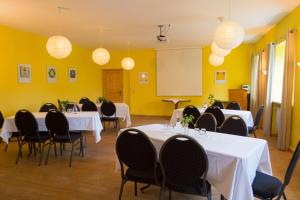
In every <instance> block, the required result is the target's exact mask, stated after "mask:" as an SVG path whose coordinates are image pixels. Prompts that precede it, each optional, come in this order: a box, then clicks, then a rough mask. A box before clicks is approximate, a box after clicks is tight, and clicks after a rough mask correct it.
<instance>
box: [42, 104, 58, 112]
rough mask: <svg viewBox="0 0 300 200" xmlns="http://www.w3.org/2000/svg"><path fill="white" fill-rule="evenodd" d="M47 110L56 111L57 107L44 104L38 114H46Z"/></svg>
mask: <svg viewBox="0 0 300 200" xmlns="http://www.w3.org/2000/svg"><path fill="white" fill-rule="evenodd" d="M49 110H57V107H56V106H55V105H54V104H53V103H45V104H44V105H42V107H41V108H40V111H39V112H48V111H49Z"/></svg>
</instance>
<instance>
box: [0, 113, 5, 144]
mask: <svg viewBox="0 0 300 200" xmlns="http://www.w3.org/2000/svg"><path fill="white" fill-rule="evenodd" d="M3 124H4V117H3V115H2V112H1V111H0V129H2V127H3ZM1 142H2V138H1V137H0V143H1Z"/></svg>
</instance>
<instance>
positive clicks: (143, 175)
mask: <svg viewBox="0 0 300 200" xmlns="http://www.w3.org/2000/svg"><path fill="white" fill-rule="evenodd" d="M156 175H157V181H158V182H161V180H162V175H161V171H160V167H159V165H157V168H156ZM126 177H127V179H128V180H131V181H136V182H140V183H149V184H156V183H155V178H154V172H153V170H152V169H150V170H145V171H144V170H142V171H141V170H135V169H132V168H128V169H127V171H126Z"/></svg>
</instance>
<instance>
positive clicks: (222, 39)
mask: <svg viewBox="0 0 300 200" xmlns="http://www.w3.org/2000/svg"><path fill="white" fill-rule="evenodd" d="M244 36H245V31H244V28H243V27H242V26H241V25H240V24H238V23H236V22H232V21H225V22H222V23H221V24H220V25H219V26H218V27H217V29H216V32H215V35H214V41H215V43H216V44H217V45H218V47H220V48H221V49H225V50H229V49H234V48H236V47H238V46H239V45H240V44H241V43H242V42H243V40H244Z"/></svg>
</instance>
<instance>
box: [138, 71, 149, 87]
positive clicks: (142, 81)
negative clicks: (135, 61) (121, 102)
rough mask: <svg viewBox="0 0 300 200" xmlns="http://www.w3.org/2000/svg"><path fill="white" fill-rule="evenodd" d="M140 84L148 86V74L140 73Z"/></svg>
mask: <svg viewBox="0 0 300 200" xmlns="http://www.w3.org/2000/svg"><path fill="white" fill-rule="evenodd" d="M139 81H140V84H148V72H140V73H139Z"/></svg>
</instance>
